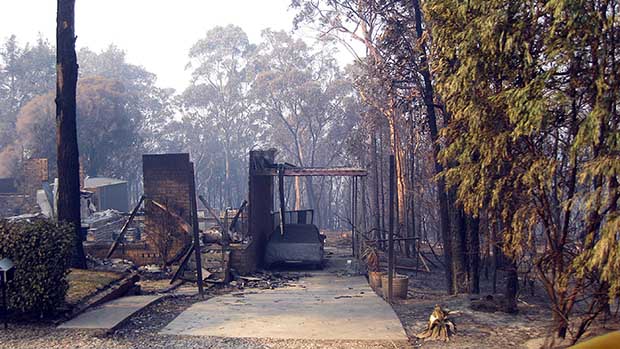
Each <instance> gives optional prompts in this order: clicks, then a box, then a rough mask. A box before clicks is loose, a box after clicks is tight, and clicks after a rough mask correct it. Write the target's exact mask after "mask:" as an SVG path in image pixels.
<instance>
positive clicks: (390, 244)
mask: <svg viewBox="0 0 620 349" xmlns="http://www.w3.org/2000/svg"><path fill="white" fill-rule="evenodd" d="M394 167H395V166H394V155H390V203H389V205H390V209H389V232H388V302H389V303H392V286H393V285H392V284H393V280H394V194H395V193H394V189H395V188H394V187H395V185H394V184H395V178H394V177H395V168H394Z"/></svg>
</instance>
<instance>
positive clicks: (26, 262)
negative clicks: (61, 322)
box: [0, 219, 73, 314]
mask: <svg viewBox="0 0 620 349" xmlns="http://www.w3.org/2000/svg"><path fill="white" fill-rule="evenodd" d="M72 234H73V231H72V230H71V229H70V226H68V225H59V224H57V223H55V222H53V221H50V220H44V219H37V220H35V221H33V222H28V221H20V222H8V221H5V220H0V258H10V259H11V260H13V263H14V264H15V278H14V279H13V280H12V281H11V282H9V284H8V287H9V289H8V290H9V291H8V294H9V308H10V309H12V310H14V311H18V312H21V313H34V314H49V313H51V312H53V311H54V309H55V308H56V307H57V306H59V305H62V304H64V299H65V294H66V292H67V288H68V285H67V280H66V278H65V277H66V275H67V273H68V268H69V258H70V255H71V252H72V247H73V239H72Z"/></svg>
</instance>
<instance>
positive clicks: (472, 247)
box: [467, 216, 480, 293]
mask: <svg viewBox="0 0 620 349" xmlns="http://www.w3.org/2000/svg"><path fill="white" fill-rule="evenodd" d="M467 223H468V224H467V246H468V252H469V258H468V260H469V292H471V293H480V218H478V217H471V216H470V217H467Z"/></svg>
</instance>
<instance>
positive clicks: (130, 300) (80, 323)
mask: <svg viewBox="0 0 620 349" xmlns="http://www.w3.org/2000/svg"><path fill="white" fill-rule="evenodd" d="M161 297H162V296H161V295H154V296H129V297H122V298H119V299H115V300H113V301H110V302H108V303H105V304H103V305H101V306H99V307H96V308H93V309H91V310H88V311H87V312H85V313H83V314H81V315H79V316H77V317H76V318H74V319H72V320H69V321H67V322H65V323H63V324H60V326H58V328H77V329H93V330H94V329H99V330H106V331H111V330H113V329H115V328H116V327H118V326H119V325H120V324H121V323H122V322H123V321H125V320H126V319H127V318H129V317H130V316H131V315H133V314H135V313H136V312H137V311H139V310H140V309H142V308H144V307H146V306H148V305H149V304H151V303H153V302H155V301H156V300H158V299H160V298H161Z"/></svg>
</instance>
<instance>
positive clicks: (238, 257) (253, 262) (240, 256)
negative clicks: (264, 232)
mask: <svg viewBox="0 0 620 349" xmlns="http://www.w3.org/2000/svg"><path fill="white" fill-rule="evenodd" d="M256 246H257V244H256V243H254V242H253V241H252V242H250V243H249V244H230V246H229V247H230V266H231V268H235V270H237V272H239V274H241V275H247V274H251V273H253V272H255V271H256V267H257V264H258V258H257V252H258V251H257V249H256Z"/></svg>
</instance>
